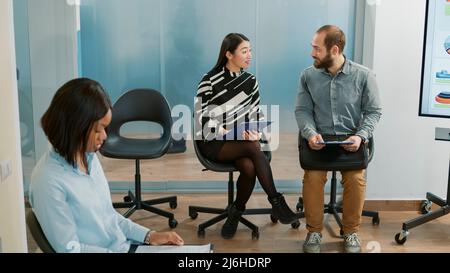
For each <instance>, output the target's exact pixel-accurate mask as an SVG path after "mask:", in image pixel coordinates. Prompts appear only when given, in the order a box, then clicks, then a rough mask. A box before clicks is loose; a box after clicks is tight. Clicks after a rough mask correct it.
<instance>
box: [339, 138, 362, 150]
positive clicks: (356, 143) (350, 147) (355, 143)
mask: <svg viewBox="0 0 450 273" xmlns="http://www.w3.org/2000/svg"><path fill="white" fill-rule="evenodd" d="M345 141H350V142H353V144H351V145H341V147H342V148H344V150H346V151H348V152H352V153H354V152H356V151H358V150H359V147H360V146H361V142H362V138H360V137H359V136H351V137H349V138H347V139H346V140H345Z"/></svg>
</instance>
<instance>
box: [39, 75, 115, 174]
mask: <svg viewBox="0 0 450 273" xmlns="http://www.w3.org/2000/svg"><path fill="white" fill-rule="evenodd" d="M111 108H112V106H111V102H110V100H109V98H108V95H107V94H106V93H105V91H104V90H103V87H102V86H101V85H100V84H99V83H98V82H96V81H93V80H91V79H87V78H80V79H74V80H71V81H69V82H67V83H65V84H64V85H63V86H62V87H60V88H59V89H58V91H56V94H55V96H54V97H53V100H52V102H51V104H50V107H49V108H48V109H47V111H46V112H45V114H44V115H43V116H42V119H41V125H42V128H43V129H44V132H45V134H46V135H47V138H48V140H49V141H50V143H51V144H52V145H53V148H54V149H55V151H56V152H57V153H58V154H59V155H61V156H62V157H64V158H65V159H66V160H67V162H68V163H69V164H71V165H72V166H75V161H76V156H77V154H78V153H80V152H81V153H82V154H84V153H85V152H86V150H87V144H88V140H89V133H90V131H91V130H92V128H93V126H94V124H95V123H96V122H97V121H99V120H100V119H102V118H103V117H104V116H105V115H106V114H107V113H108V111H109V109H111ZM82 160H83V164H84V165H85V166H87V162H86V158H85V157H84V156H83V157H82Z"/></svg>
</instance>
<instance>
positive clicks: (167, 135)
mask: <svg viewBox="0 0 450 273" xmlns="http://www.w3.org/2000/svg"><path fill="white" fill-rule="evenodd" d="M132 121H149V122H155V123H158V124H160V125H161V126H162V128H163V134H162V136H161V137H160V138H158V139H131V138H126V137H123V136H121V135H120V128H121V126H122V125H124V124H125V123H128V122H132ZM171 127H172V117H171V111H170V107H169V104H168V103H167V101H166V99H165V98H164V97H163V95H161V93H159V92H158V91H156V90H152V89H135V90H131V91H129V92H127V93H125V94H123V95H122V96H121V97H120V98H119V99H118V100H117V102H116V103H115V104H114V106H113V109H112V121H111V124H110V125H109V126H108V128H107V134H108V138H107V140H106V141H105V143H104V145H103V146H102V148H101V149H100V152H101V153H102V154H103V155H104V156H106V157H111V158H118V159H134V160H135V161H136V173H135V194H133V193H132V192H131V191H129V192H128V195H127V196H125V197H124V201H125V202H124V203H114V204H113V205H114V207H115V208H129V210H128V211H127V212H126V213H125V214H124V216H125V217H129V216H130V215H131V214H133V213H134V212H135V211H136V210H141V209H143V210H147V211H150V212H153V213H156V214H158V215H161V216H164V217H166V218H169V226H170V227H171V228H175V227H176V226H177V224H178V222H177V221H176V220H175V219H174V215H173V213H170V212H166V211H164V210H161V209H159V208H156V207H153V205H157V204H162V203H169V205H170V208H171V209H175V208H176V207H177V197H176V196H171V197H167V198H160V199H153V200H146V201H143V200H142V196H141V174H140V161H141V160H145V159H154V158H159V157H162V156H163V155H165V154H166V152H167V150H168V149H169V146H170V142H171Z"/></svg>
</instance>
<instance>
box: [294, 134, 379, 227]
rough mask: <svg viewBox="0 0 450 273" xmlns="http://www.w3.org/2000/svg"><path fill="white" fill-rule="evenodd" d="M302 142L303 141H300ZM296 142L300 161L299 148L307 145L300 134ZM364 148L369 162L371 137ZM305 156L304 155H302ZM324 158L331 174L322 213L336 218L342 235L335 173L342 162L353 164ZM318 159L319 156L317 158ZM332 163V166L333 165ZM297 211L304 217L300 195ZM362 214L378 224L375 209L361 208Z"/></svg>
mask: <svg viewBox="0 0 450 273" xmlns="http://www.w3.org/2000/svg"><path fill="white" fill-rule="evenodd" d="M302 142H303V143H302ZM298 144H299V151H300V152H299V160H300V162H301V156H302V149H301V147H300V146H301V145H308V144H307V141H305V140H304V139H303V137H302V136H301V134H299V136H298ZM363 145H364V147H365V149H367V155H368V159H367V160H368V162H370V161H371V160H372V158H373V154H374V152H375V143H374V140H373V138H370V139H369V142H368V143H367V144H363ZM303 156H305V155H303ZM324 158H325V161H327V162H325V164H326V165H327V171H331V172H332V176H331V191H330V202H329V203H328V204H325V209H324V213H325V214H331V215H333V216H334V219H335V220H336V222H337V224H338V225H339V228H340V232H339V233H340V235H341V236H343V235H344V231H343V229H342V228H343V225H342V220H341V218H340V217H339V213H342V211H343V210H342V202H337V200H336V195H337V177H336V173H337V171H340V170H342V166H343V164H344V165H345V164H353V163H352V162H349V163H345V162H332V161H328V159H327V158H326V157H324ZM318 159H319V160H320V158H318ZM317 164H318V166H320V165H321V164H324V162H317ZM333 165H334V166H333ZM297 211H299V212H300V213H299V215H300V218H304V217H305V212H304V211H303V198H302V197H300V198H299V199H298V203H297ZM362 216H366V217H372V224H373V225H379V224H380V217H379V215H378V212H376V211H368V210H363V212H362Z"/></svg>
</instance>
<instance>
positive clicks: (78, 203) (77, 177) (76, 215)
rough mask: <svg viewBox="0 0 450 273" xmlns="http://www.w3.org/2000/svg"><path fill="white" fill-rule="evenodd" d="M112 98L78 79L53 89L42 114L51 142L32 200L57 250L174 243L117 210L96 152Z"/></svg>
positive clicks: (174, 238) (176, 239)
mask: <svg viewBox="0 0 450 273" xmlns="http://www.w3.org/2000/svg"><path fill="white" fill-rule="evenodd" d="M111 118H112V115H111V103H110V101H109V99H108V97H107V95H106V93H105V92H104V90H103V88H102V87H101V85H100V84H99V83H97V82H95V81H93V80H90V79H85V78H84V79H75V80H72V81H69V82H67V83H66V84H64V85H63V86H62V87H61V88H60V89H59V90H58V91H57V92H56V94H55V96H54V98H53V100H52V102H51V104H50V107H49V109H48V110H47V112H46V113H45V114H44V116H43V117H42V120H41V124H42V128H43V129H44V132H45V134H46V135H47V137H48V140H49V141H50V143H51V144H52V148H51V149H50V151H48V152H47V153H46V154H45V155H44V156H43V157H42V158H41V159H40V160H39V162H38V164H37V165H36V167H35V168H34V170H33V173H32V176H31V185H30V203H31V205H32V207H33V211H34V213H35V214H36V217H37V219H38V221H39V224H40V225H41V227H42V230H43V231H44V234H45V236H46V238H47V239H48V241H49V242H50V244H51V245H52V247H53V248H54V249H55V251H56V252H129V251H130V247H131V245H134V244H152V245H161V244H176V245H182V244H183V243H184V242H183V239H182V238H181V237H180V236H179V235H178V234H176V233H175V232H156V231H151V230H150V229H148V228H146V227H143V226H141V225H138V224H136V223H133V222H132V221H130V220H129V219H126V218H124V217H123V216H122V215H121V214H119V213H118V212H116V210H115V209H114V208H113V206H112V201H111V196H110V190H109V186H108V182H107V180H106V177H105V174H104V173H103V169H102V167H101V165H100V162H99V160H98V158H97V155H96V154H95V152H96V151H97V150H98V149H100V147H101V146H102V144H103V142H104V141H105V139H106V137H107V136H106V132H105V128H106V127H107V126H108V125H109V123H110V122H111Z"/></svg>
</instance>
